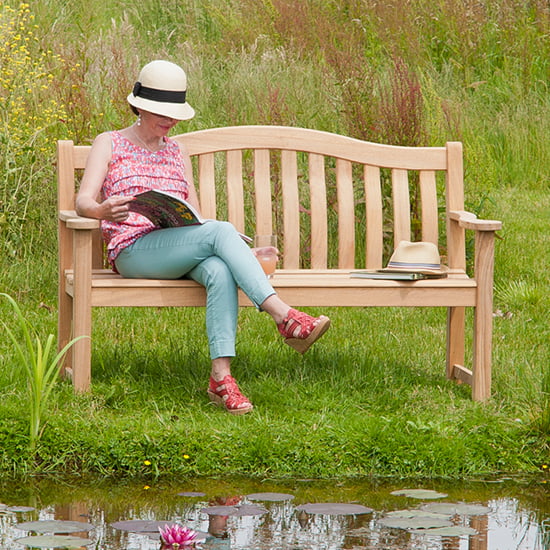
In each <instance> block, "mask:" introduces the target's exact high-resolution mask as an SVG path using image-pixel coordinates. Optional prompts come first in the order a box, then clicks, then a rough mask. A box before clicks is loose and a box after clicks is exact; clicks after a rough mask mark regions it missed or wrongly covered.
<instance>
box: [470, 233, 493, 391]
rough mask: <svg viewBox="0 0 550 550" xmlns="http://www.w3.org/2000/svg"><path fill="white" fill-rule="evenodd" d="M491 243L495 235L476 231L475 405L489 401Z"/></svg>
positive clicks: (491, 288) (491, 316) (491, 292)
mask: <svg viewBox="0 0 550 550" xmlns="http://www.w3.org/2000/svg"><path fill="white" fill-rule="evenodd" d="M494 242H495V241H494V232H492V231H476V237H475V250H476V259H475V264H476V266H475V278H476V281H477V295H476V304H477V305H476V308H475V314H474V356H473V363H474V365H473V380H472V397H473V399H474V400H475V401H486V400H487V399H489V398H490V397H491V355H492V338H493V268H494Z"/></svg>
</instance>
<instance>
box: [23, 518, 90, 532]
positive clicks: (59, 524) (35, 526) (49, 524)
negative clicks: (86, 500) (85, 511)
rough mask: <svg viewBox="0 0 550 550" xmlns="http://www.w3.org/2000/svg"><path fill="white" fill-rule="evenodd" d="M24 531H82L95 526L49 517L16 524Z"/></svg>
mask: <svg viewBox="0 0 550 550" xmlns="http://www.w3.org/2000/svg"><path fill="white" fill-rule="evenodd" d="M16 527H17V529H21V530H22V531H34V532H35V533H65V534H67V533H80V532H84V531H91V530H92V529H94V526H93V525H91V524H90V523H84V522H82V521H64V520H60V519H47V520H38V521H25V522H23V523H18V524H17V525H16Z"/></svg>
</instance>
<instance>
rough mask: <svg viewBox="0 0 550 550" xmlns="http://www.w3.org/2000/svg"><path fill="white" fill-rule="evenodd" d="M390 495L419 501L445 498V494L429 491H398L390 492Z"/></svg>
mask: <svg viewBox="0 0 550 550" xmlns="http://www.w3.org/2000/svg"><path fill="white" fill-rule="evenodd" d="M391 494H392V495H394V496H398V497H410V498H418V499H421V500H430V499H436V498H445V497H446V496H447V495H446V494H445V493H438V492H437V491H432V490H430V489H400V490H398V491H392V493H391Z"/></svg>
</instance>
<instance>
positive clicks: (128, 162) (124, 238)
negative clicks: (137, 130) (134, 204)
mask: <svg viewBox="0 0 550 550" xmlns="http://www.w3.org/2000/svg"><path fill="white" fill-rule="evenodd" d="M111 139H112V143H113V150H112V154H111V162H110V164H109V170H108V172H107V176H106V177H105V181H104V182H103V187H102V190H101V195H102V200H105V199H107V198H109V197H111V196H113V195H125V196H128V195H137V194H138V193H142V192H143V191H147V190H149V189H159V190H161V191H168V192H169V193H172V194H173V195H177V196H179V197H180V198H182V199H187V197H188V195H189V185H188V183H187V178H186V177H185V166H184V164H183V159H182V156H181V151H180V148H179V147H178V144H177V143H176V142H175V141H173V140H171V139H169V138H164V142H165V144H166V145H165V147H164V148H163V149H161V150H160V151H157V152H155V153H152V152H151V151H149V150H148V149H144V148H142V147H139V146H138V145H134V144H133V143H132V142H131V141H129V140H128V139H126V138H125V137H124V136H123V135H122V134H121V133H120V132H118V131H114V132H111ZM154 229H156V228H155V226H154V225H153V224H152V223H151V222H150V221H149V220H148V219H147V218H146V217H144V216H141V215H140V214H137V213H135V212H130V215H129V217H128V218H127V219H126V221H124V222H123V223H117V222H111V221H108V220H102V221H101V230H102V233H103V239H104V240H105V242H106V243H107V257H108V259H109V263H110V264H111V266H112V267H113V269H116V268H115V263H114V262H115V259H116V257H117V256H118V254H119V253H120V252H121V251H122V250H123V249H124V248H126V247H127V246H129V245H131V244H133V243H135V242H136V241H137V240H138V239H139V238H140V237H143V235H146V234H147V233H149V232H151V231H153V230H154Z"/></svg>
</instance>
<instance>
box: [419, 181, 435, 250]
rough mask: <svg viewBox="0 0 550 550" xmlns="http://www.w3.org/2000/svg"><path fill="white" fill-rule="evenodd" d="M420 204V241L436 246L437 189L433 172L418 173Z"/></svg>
mask: <svg viewBox="0 0 550 550" xmlns="http://www.w3.org/2000/svg"><path fill="white" fill-rule="evenodd" d="M420 203H421V205H422V240H423V241H427V242H430V243H434V244H435V245H437V243H438V239H439V230H438V214H437V189H436V181H435V172H434V171H433V170H422V171H421V172H420Z"/></svg>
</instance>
